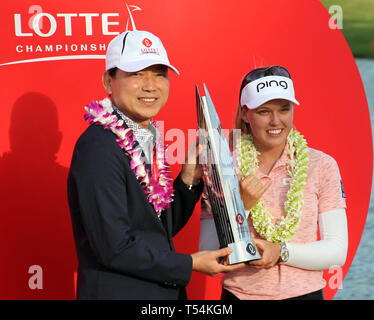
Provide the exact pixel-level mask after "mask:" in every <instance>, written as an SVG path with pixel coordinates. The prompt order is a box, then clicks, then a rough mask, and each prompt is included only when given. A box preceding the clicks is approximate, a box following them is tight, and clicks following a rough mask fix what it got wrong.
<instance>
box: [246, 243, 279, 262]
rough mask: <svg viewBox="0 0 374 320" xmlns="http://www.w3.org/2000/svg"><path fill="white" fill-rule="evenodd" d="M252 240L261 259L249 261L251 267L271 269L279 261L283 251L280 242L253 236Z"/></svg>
mask: <svg viewBox="0 0 374 320" xmlns="http://www.w3.org/2000/svg"><path fill="white" fill-rule="evenodd" d="M252 241H253V242H254V244H255V245H256V247H257V249H258V251H259V253H260V255H261V259H260V260H254V261H251V262H249V266H250V267H254V268H257V269H269V268H271V267H273V266H274V265H276V264H277V263H278V260H279V257H280V253H281V246H280V244H279V243H274V242H269V241H267V240H264V239H260V238H253V239H252Z"/></svg>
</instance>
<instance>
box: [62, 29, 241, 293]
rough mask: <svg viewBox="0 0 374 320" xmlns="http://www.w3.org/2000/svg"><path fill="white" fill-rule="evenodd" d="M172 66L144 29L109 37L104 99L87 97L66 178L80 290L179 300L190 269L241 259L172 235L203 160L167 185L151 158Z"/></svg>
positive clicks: (193, 196) (190, 204) (197, 190)
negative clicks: (180, 246) (185, 249)
mask: <svg viewBox="0 0 374 320" xmlns="http://www.w3.org/2000/svg"><path fill="white" fill-rule="evenodd" d="M168 69H172V70H173V71H174V72H176V73H177V74H178V71H177V70H176V69H175V68H174V67H173V66H171V65H170V63H169V60H168V57H167V54H166V51H165V49H164V47H163V45H162V43H161V41H160V39H158V38H157V37H156V36H154V35H153V34H151V33H149V32H146V31H128V32H125V33H122V34H120V35H119V36H117V37H115V38H114V39H113V40H112V41H111V42H110V44H109V46H108V51H107V55H106V72H105V73H104V75H103V84H104V87H105V89H106V91H107V93H108V95H109V98H106V99H104V100H103V101H101V102H100V103H93V104H91V105H90V106H87V108H86V110H87V111H88V114H87V115H86V119H89V121H90V122H91V123H94V125H91V126H90V127H89V128H87V130H86V131H85V132H84V133H83V134H82V136H81V137H80V138H79V140H78V142H77V144H76V146H75V149H74V154H73V159H72V163H71V168H70V172H69V178H68V197H69V205H70V210H71V218H72V225H73V231H74V237H75V244H76V250H77V256H78V261H79V266H78V284H77V298H78V299H178V298H179V299H181V298H185V297H186V296H185V286H186V285H187V283H188V282H189V280H190V277H191V272H192V270H196V271H199V272H203V273H206V274H210V275H216V274H219V273H221V272H228V271H231V270H233V269H235V268H238V266H225V265H222V264H219V263H218V262H217V258H218V257H221V256H227V255H228V254H229V253H230V252H231V249H229V248H224V249H221V250H217V251H201V252H197V253H194V254H192V255H187V254H180V253H176V252H175V251H174V246H173V242H172V237H173V236H174V235H175V234H176V233H177V232H178V231H179V230H180V229H181V228H183V226H184V225H185V224H186V223H187V221H188V219H189V217H190V215H191V214H192V212H193V209H194V206H195V203H196V202H197V201H198V199H199V197H200V194H201V192H202V188H203V182H202V179H201V176H202V171H201V168H200V167H199V166H198V165H196V164H188V163H187V164H185V165H184V166H183V169H182V171H181V173H180V174H179V176H178V177H177V178H176V179H175V181H174V184H173V189H174V190H173V191H172V189H171V186H170V188H169V185H168V183H167V182H166V183H165V181H168V178H167V177H166V176H167V172H166V171H165V170H164V169H165V168H164V167H163V166H162V165H159V161H154V160H153V158H154V156H155V155H156V154H159V153H160V152H159V150H160V148H159V149H158V151H157V150H156V151H154V147H155V148H156V149H157V146H158V144H157V143H155V141H157V140H158V137H159V133H158V131H157V129H156V128H155V127H154V125H153V124H152V123H151V119H152V118H153V117H154V116H155V115H156V114H157V113H158V112H159V111H160V109H161V108H162V107H163V106H164V104H165V103H166V101H167V98H168V93H169V79H168ZM105 112H106V113H105ZM113 119H115V121H114V122H113V121H112V120H113ZM129 128H130V129H132V131H129V130H128V129H129ZM129 132H130V133H131V132H133V136H131V135H128V134H129ZM131 137H132V138H135V139H133V140H131V139H132V138H131ZM136 148H140V150H141V152H142V154H141V156H142V157H141V159H142V161H140V160H139V154H138V153H137V151H136V150H139V149H136ZM143 161H144V162H145V169H144V167H143V165H144V164H143V163H144V162H143ZM147 170H148V172H149V173H147ZM162 175H164V176H165V177H166V178H165V177H164V179H163V181H164V182H162V181H161V177H163V176H162ZM150 176H152V177H150ZM157 179H158V180H157ZM152 183H154V184H153V185H151V184H152ZM150 190H151V191H150ZM172 193H174V194H173V196H171V194H172Z"/></svg>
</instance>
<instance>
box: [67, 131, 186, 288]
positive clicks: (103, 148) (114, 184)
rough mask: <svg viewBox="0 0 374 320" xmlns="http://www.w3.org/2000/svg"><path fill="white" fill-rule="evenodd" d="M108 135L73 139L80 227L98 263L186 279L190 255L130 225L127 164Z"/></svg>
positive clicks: (155, 277)
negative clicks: (159, 244) (163, 246)
mask: <svg viewBox="0 0 374 320" xmlns="http://www.w3.org/2000/svg"><path fill="white" fill-rule="evenodd" d="M110 135H112V133H110V132H105V134H103V137H104V138H103V139H102V138H100V139H97V140H96V141H95V142H93V141H88V142H87V143H84V142H82V143H80V144H79V145H77V148H76V151H75V154H74V157H73V162H72V167H71V175H72V180H73V183H74V185H75V189H76V193H77V195H78V196H77V198H78V199H79V200H78V201H79V211H80V218H81V223H82V228H83V230H84V232H85V233H86V235H87V238H88V241H89V243H90V247H91V248H92V250H93V252H94V254H95V256H96V257H97V260H98V261H99V262H100V263H102V264H103V265H104V266H106V267H107V268H110V269H114V270H116V271H117V272H120V273H125V274H127V275H132V276H134V277H138V278H142V279H146V280H151V281H155V282H161V283H174V284H176V285H182V286H185V285H187V283H188V282H189V280H190V277H191V272H192V258H191V256H190V255H185V254H178V253H176V252H174V251H171V250H162V249H159V248H158V247H157V244H155V243H153V242H152V241H151V240H150V239H151V238H150V237H145V236H142V234H141V232H139V231H137V232H134V230H132V228H131V227H130V226H131V221H130V218H129V212H128V206H127V203H128V199H127V190H126V175H125V174H124V171H125V170H131V169H129V166H128V164H127V163H126V162H125V161H124V157H125V155H124V154H123V152H122V150H121V149H120V148H119V147H118V146H117V145H116V142H115V139H113V137H112V136H110ZM126 167H127V168H126Z"/></svg>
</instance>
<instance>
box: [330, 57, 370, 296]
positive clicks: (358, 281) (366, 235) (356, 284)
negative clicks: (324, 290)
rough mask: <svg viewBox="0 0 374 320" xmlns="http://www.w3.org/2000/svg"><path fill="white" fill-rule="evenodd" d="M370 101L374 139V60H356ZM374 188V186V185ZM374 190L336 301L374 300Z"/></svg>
mask: <svg viewBox="0 0 374 320" xmlns="http://www.w3.org/2000/svg"><path fill="white" fill-rule="evenodd" d="M356 63H357V67H358V68H359V70H360V74H361V78H362V81H363V83H364V87H365V92H366V96H367V99H368V104H369V110H370V118H371V128H372V134H373V137H374V131H373V127H374V60H371V59H356ZM373 186H374V184H373ZM373 252H374V190H373V187H372V189H371V198H370V205H369V211H368V215H367V219H366V223H365V228H364V232H363V234H362V238H361V242H360V245H359V247H358V249H357V252H356V255H355V258H354V259H353V262H352V265H351V267H350V269H349V271H348V273H347V275H346V277H345V279H344V281H343V288H342V289H339V290H338V291H337V293H336V295H335V297H334V300H353V299H355V300H356V299H361V300H374V263H373Z"/></svg>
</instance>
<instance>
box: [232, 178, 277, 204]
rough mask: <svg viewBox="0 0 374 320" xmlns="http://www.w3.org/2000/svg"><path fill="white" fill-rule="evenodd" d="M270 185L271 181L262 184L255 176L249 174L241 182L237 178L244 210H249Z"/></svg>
mask: <svg viewBox="0 0 374 320" xmlns="http://www.w3.org/2000/svg"><path fill="white" fill-rule="evenodd" d="M270 185H271V180H269V181H268V182H266V183H265V184H263V183H262V182H261V181H260V179H257V178H256V176H255V175H253V174H250V175H248V176H246V177H245V178H244V179H243V180H240V178H239V188H240V197H241V198H242V200H243V204H244V208H245V210H251V209H252V207H253V206H254V205H255V204H256V202H257V201H258V200H259V199H260V198H261V197H262V195H263V194H264V193H265V191H266V190H267V189H269V187H270Z"/></svg>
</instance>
